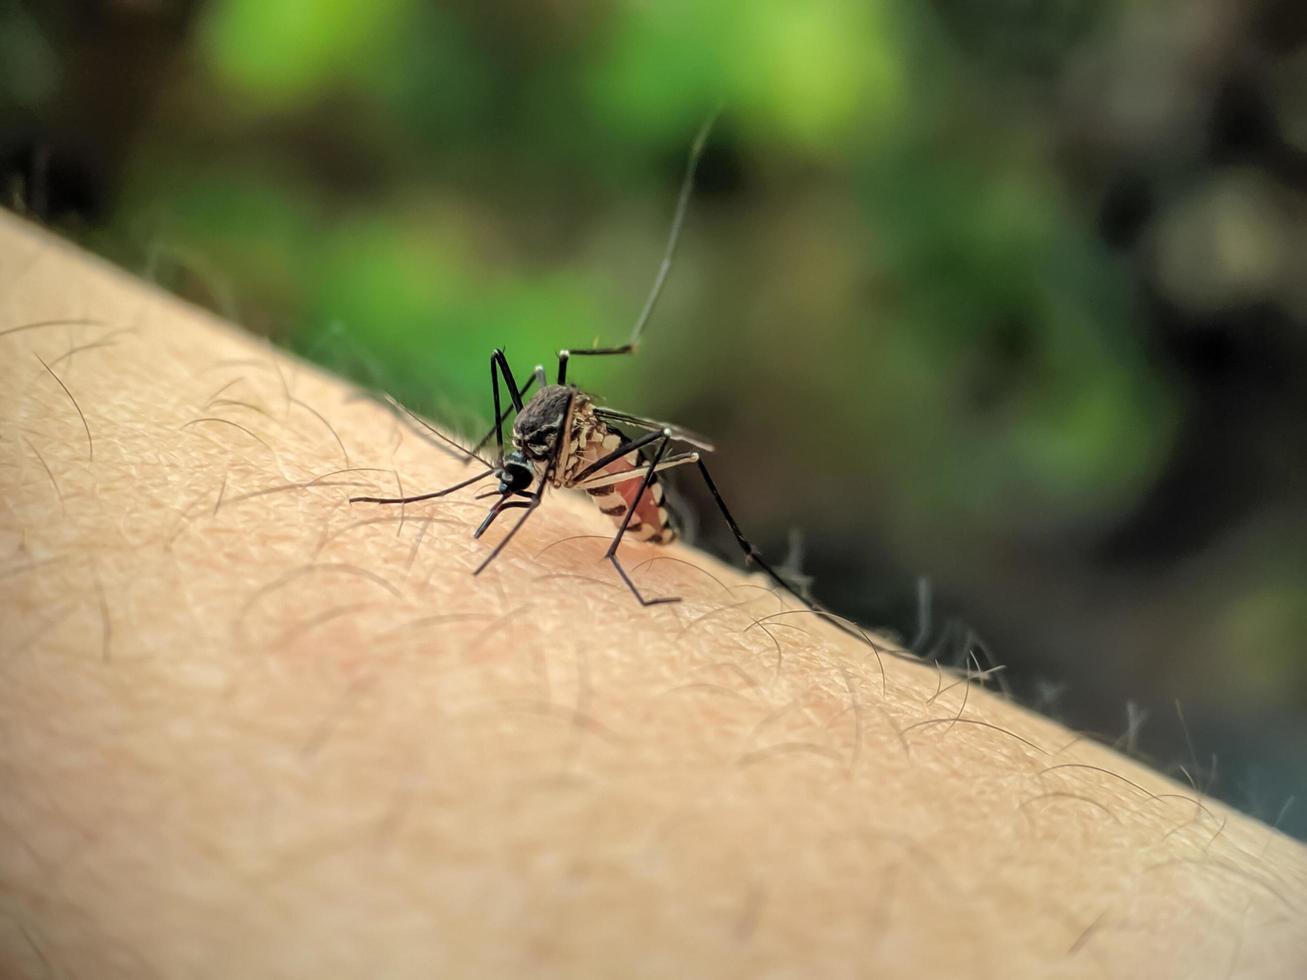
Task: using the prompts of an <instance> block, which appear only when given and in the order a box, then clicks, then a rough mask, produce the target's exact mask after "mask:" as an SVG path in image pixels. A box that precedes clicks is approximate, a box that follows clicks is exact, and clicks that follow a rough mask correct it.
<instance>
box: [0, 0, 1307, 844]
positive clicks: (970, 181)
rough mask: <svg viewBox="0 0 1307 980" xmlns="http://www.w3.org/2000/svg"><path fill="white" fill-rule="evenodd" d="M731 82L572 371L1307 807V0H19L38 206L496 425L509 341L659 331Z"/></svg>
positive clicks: (965, 613)
mask: <svg viewBox="0 0 1307 980" xmlns="http://www.w3.org/2000/svg"><path fill="white" fill-rule="evenodd" d="M718 103H724V104H725V106H726V108H725V112H724V114H723V116H722V117H721V120H720V122H719V124H718V126H717V129H716V131H715V132H714V135H713V137H712V141H711V144H710V146H709V149H708V152H707V155H706V157H705V159H704V162H703V166H702V170H701V179H700V181H699V186H698V189H697V192H696V196H695V199H694V203H693V205H692V210H691V213H690V217H689V220H688V223H687V228H686V233H685V238H684V242H683V247H682V251H681V254H680V256H679V257H678V261H677V265H676V267H675V269H674V271H673V274H672V278H671V281H670V284H669V286H668V290H667V293H666V295H665V297H664V301H663V304H662V306H661V307H660V309H659V312H658V315H657V317H656V318H655V320H654V322H653V323H652V325H651V326H650V328H649V330H648V331H647V333H646V336H645V343H644V345H643V347H642V349H641V351H640V354H639V356H638V357H637V358H634V359H629V360H625V361H623V362H622V363H614V362H605V363H598V362H585V363H578V369H577V370H576V371H575V374H576V378H575V380H577V381H578V382H581V383H583V384H585V385H586V386H587V387H588V388H590V389H591V390H593V391H595V392H596V393H598V394H599V395H601V396H603V397H605V398H606V399H607V400H608V401H609V402H610V403H611V404H614V405H617V406H619V407H622V408H625V409H629V410H632V411H637V412H640V413H644V414H649V415H653V416H655V417H660V418H670V419H675V420H677V421H678V422H681V423H683V424H685V425H686V426H687V427H689V428H691V429H694V430H698V431H703V432H705V433H708V434H710V435H711V436H713V437H714V438H715V440H716V441H717V443H718V445H719V446H720V452H719V454H718V460H717V464H716V467H715V469H716V472H717V478H718V482H719V483H720V484H721V486H722V489H723V491H724V492H725V494H726V495H727V497H728V499H729V500H730V501H731V503H732V506H733V507H734V509H735V510H736V511H737V514H738V516H739V517H740V519H741V522H742V523H743V524H744V525H745V527H746V528H747V529H749V530H750V532H751V533H752V534H753V535H754V536H755V537H756V539H757V540H758V542H759V543H760V544H761V545H762V546H763V548H764V550H765V551H767V552H768V553H770V554H773V555H776V556H778V557H780V556H783V555H785V554H786V552H787V550H788V549H789V548H790V547H791V545H792V544H793V543H794V540H795V537H794V535H792V533H791V532H792V530H793V529H795V528H800V529H802V536H801V539H799V540H801V545H802V549H801V550H802V553H803V557H802V567H803V570H804V572H805V573H806V574H808V575H811V576H812V577H813V579H814V590H815V593H816V595H817V596H818V597H819V598H821V599H822V600H823V601H824V602H826V603H827V604H828V605H829V606H831V607H832V608H834V609H836V610H838V611H840V612H842V613H845V614H847V615H850V616H853V617H856V618H858V619H860V620H862V621H864V622H868V623H871V624H878V625H884V626H887V627H889V628H891V629H894V630H896V631H897V632H898V633H899V634H900V635H902V636H904V637H905V638H906V639H909V640H911V639H914V638H917V635H918V634H919V633H920V632H922V630H921V627H922V624H921V623H920V622H919V617H918V613H917V608H918V598H919V589H918V580H919V579H920V578H921V577H923V576H925V577H927V578H928V579H929V581H930V583H931V595H932V601H931V603H930V609H931V618H930V621H929V623H928V624H927V625H928V627H929V628H928V629H927V630H926V631H925V633H926V635H925V636H924V637H922V638H921V643H920V644H919V648H920V649H921V650H922V652H923V653H925V654H926V655H930V656H938V657H940V658H941V659H943V660H945V661H949V662H952V663H960V662H961V661H962V660H963V658H964V657H966V656H967V655H968V653H973V654H974V655H975V657H976V659H977V662H978V663H979V664H980V665H981V666H982V667H984V666H991V665H993V664H996V663H1002V664H1005V665H1006V671H1005V672H1004V673H1003V674H1001V675H997V676H996V677H995V678H993V680H992V681H991V683H993V684H997V683H999V682H1000V681H1001V682H1002V683H1003V684H1004V685H1006V687H1007V688H1008V689H1009V690H1010V691H1011V692H1012V693H1013V694H1014V696H1016V697H1018V698H1019V699H1021V700H1023V701H1025V702H1026V703H1030V704H1033V705H1035V706H1037V707H1039V708H1040V710H1043V711H1045V712H1048V713H1050V714H1053V715H1055V716H1057V717H1059V718H1061V719H1062V720H1063V721H1065V722H1066V723H1067V724H1069V725H1071V726H1072V727H1075V728H1078V729H1084V730H1088V731H1091V732H1093V733H1095V734H1096V735H1097V736H1098V737H1101V738H1103V739H1105V740H1107V741H1109V742H1115V743H1118V744H1119V745H1121V747H1123V748H1125V749H1127V750H1129V751H1131V752H1134V753H1136V754H1139V755H1141V756H1143V757H1144V758H1146V759H1149V760H1151V761H1152V762H1153V763H1154V764H1156V765H1157V766H1159V767H1160V768H1163V769H1166V770H1168V771H1171V772H1173V773H1177V774H1178V775H1179V776H1180V778H1182V779H1192V780H1193V781H1194V782H1195V783H1196V784H1197V785H1198V786H1199V787H1200V788H1202V789H1204V790H1208V789H1210V792H1212V793H1214V794H1215V795H1218V796H1221V797H1224V798H1225V799H1228V800H1230V801H1232V802H1233V803H1235V804H1236V805H1238V806H1241V807H1243V808H1245V809H1248V810H1250V811H1251V812H1253V813H1255V814H1257V815H1259V816H1261V817H1263V818H1264V819H1267V820H1269V821H1275V820H1277V819H1278V820H1279V821H1280V824H1281V826H1282V827H1283V828H1284V829H1286V830H1288V831H1289V832H1292V833H1294V834H1296V835H1298V836H1300V837H1307V801H1304V805H1301V806H1298V807H1296V808H1295V807H1293V806H1291V805H1290V806H1289V807H1288V809H1285V807H1286V804H1289V803H1290V802H1291V800H1292V798H1293V797H1294V796H1295V795H1296V796H1299V797H1301V796H1302V795H1303V794H1304V793H1305V792H1307V649H1305V648H1304V647H1305V644H1307V639H1305V638H1307V507H1305V506H1304V504H1305V503H1307V385H1304V383H1303V380H1302V379H1303V377H1304V369H1305V368H1307V6H1305V5H1303V4H1302V3H1300V2H1297V0H1148V2H1145V0H1139V2H1125V0H1118V2H1093V3H1091V2H1088V0H1045V2H1042V3H1033V2H1028V0H987V2H983V3H982V2H980V0H932V2H912V0H849V2H841V0H810V2H805V3H802V4H797V3H790V2H785V0H724V2H721V3H716V4H702V3H696V2H692V0H663V2H658V3H636V2H627V3H602V2H597V0H596V2H557V0H555V2H536V3H522V2H504V3H497V4H485V3H480V2H474V0H464V2H448V3H442V4H433V3H423V2H420V0H323V2H320V3H301V2H296V0H191V2H180V0H177V2H166V0H119V2H102V3H93V2H77V3H74V2H71V0H49V2H43V3H35V2H33V3H19V2H14V0H0V193H2V194H3V201H4V203H5V204H6V205H7V206H9V207H12V208H14V209H16V210H18V211H20V212H22V213H26V214H28V215H30V216H32V217H33V218H35V219H36V220H40V221H42V222H44V223H46V224H48V225H50V226H52V227H54V228H55V229H57V230H59V231H61V232H63V233H64V234H67V235H69V236H71V237H73V238H74V239H76V240H78V241H81V242H83V243H84V244H87V245H89V246H90V247H91V248H93V249H95V250H97V251H99V252H101V253H102V254H105V255H107V256H108V257H110V258H112V259H113V260H114V261H116V262H118V263H120V264H122V265H124V266H126V267H127V268H129V269H132V270H134V271H136V272H138V273H141V274H143V275H145V276H147V277H149V278H152V279H154V280H155V281H157V282H159V283H160V284H161V285H163V286H165V287H167V288H169V289H171V290H174V291H176V292H178V293H180V294H182V295H184V296H186V297H188V298H190V299H192V300H195V301H196V302H199V303H201V304H204V305H207V306H209V307H212V308H214V309H216V310H218V311H219V312H221V313H223V314H225V315H228V316H230V317H233V318H234V319H236V320H238V321H240V322H242V323H244V324H246V325H247V326H249V327H250V328H251V329H254V330H256V331H259V332H261V333H264V334H266V335H267V336H269V337H271V338H273V339H274V340H275V341H276V342H278V343H281V344H285V345H288V346H290V347H292V348H293V349H295V350H297V351H299V352H300V353H302V354H304V355H306V356H309V357H312V358H314V359H316V360H319V361H321V362H322V363H324V364H327V365H328V366H330V367H332V368H334V369H336V370H339V371H343V372H345V373H348V374H350V375H351V376H353V377H355V378H357V379H359V380H360V381H361V382H363V383H364V384H367V385H369V386H372V387H377V388H384V389H385V390H387V391H390V392H391V393H393V394H394V395H395V396H397V397H398V398H400V399H401V400H403V401H404V402H405V403H406V404H408V405H410V406H412V407H414V408H415V409H418V410H420V411H423V412H425V413H428V414H430V415H432V416H433V417H435V418H438V419H440V420H442V421H443V422H445V423H446V424H448V425H452V426H453V427H455V428H456V429H457V430H459V431H462V432H464V433H469V434H470V433H478V434H479V430H480V429H481V428H482V426H483V425H484V423H485V421H486V420H487V419H488V417H489V411H490V410H489V392H488V391H487V379H486V374H487V370H486V360H487V355H488V353H489V350H490V349H491V348H492V347H493V346H497V345H503V346H505V347H506V348H507V349H508V352H509V355H510V357H511V358H512V359H513V360H514V362H515V363H518V364H521V365H522V366H523V370H524V371H525V370H526V369H529V367H530V366H531V365H532V364H534V363H536V362H541V361H544V362H548V361H549V360H550V358H551V357H552V355H553V352H555V351H556V350H557V349H558V348H559V347H564V346H572V347H580V346H586V345H588V344H590V343H591V342H593V341H595V340H598V341H600V342H603V343H617V342H620V341H621V340H623V339H624V338H625V336H626V333H627V331H628V330H629V326H630V323H631V322H632V321H633V319H634V316H635V313H636V311H637V310H638V309H639V306H640V304H641V302H642V301H643V298H644V294H645V291H646V290H647V288H648V285H649V283H650V282H651V280H652V278H653V274H654V270H655V268H656V266H657V262H658V258H659V255H660V252H661V249H662V244H663V239H664V236H665V235H666V231H667V224H668V221H669V219H670V215H671V209H672V203H673V200H674V197H675V194H676V192H677V189H678V183H679V180H680V175H681V170H682V167H683V165H684V160H685V155H686V153H687V151H688V148H689V145H690V141H691V139H692V136H693V134H694V132H695V130H696V129H697V128H698V126H699V125H700V124H701V122H702V121H703V120H704V119H705V118H706V117H707V116H708V115H709V114H710V112H711V111H712V108H713V107H714V106H715V105H717V104H718ZM688 490H689V495H690V497H691V498H692V500H693V498H694V492H693V488H692V487H691V488H688ZM700 503H701V501H700ZM699 512H700V513H701V514H702V515H704V518H705V526H704V529H703V534H702V541H703V543H704V544H705V545H706V546H708V547H710V548H712V549H714V550H718V551H720V552H721V553H722V554H729V553H730V552H729V543H728V539H726V538H724V537H723V535H722V533H721V531H720V529H718V528H716V526H715V524H714V523H713V522H712V521H710V520H708V516H709V512H708V511H707V510H704V509H702V508H699ZM1177 702H1178V703H1179V704H1181V705H1183V719H1182V718H1181V713H1180V711H1179V710H1178V709H1177ZM1184 722H1187V729H1188V731H1187V732H1186V730H1185V724H1184Z"/></svg>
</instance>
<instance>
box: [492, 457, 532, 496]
mask: <svg viewBox="0 0 1307 980" xmlns="http://www.w3.org/2000/svg"><path fill="white" fill-rule="evenodd" d="M495 475H496V476H497V477H499V492H500V493H525V492H526V489H527V488H528V487H529V486H531V484H532V482H533V481H534V480H535V476H536V470H535V467H534V466H532V465H531V461H530V460H528V459H527V458H526V457H525V456H523V455H522V454H521V453H520V452H518V451H517V450H514V451H513V452H511V453H509V454H508V455H507V456H505V457H504V462H503V465H502V466H500V467H499V470H498V471H497V472H496V473H495Z"/></svg>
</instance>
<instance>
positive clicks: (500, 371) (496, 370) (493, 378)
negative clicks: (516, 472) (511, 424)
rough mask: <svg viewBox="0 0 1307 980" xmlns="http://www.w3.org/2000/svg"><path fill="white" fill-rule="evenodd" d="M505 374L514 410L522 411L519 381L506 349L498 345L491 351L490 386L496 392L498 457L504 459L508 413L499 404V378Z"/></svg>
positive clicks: (506, 385)
mask: <svg viewBox="0 0 1307 980" xmlns="http://www.w3.org/2000/svg"><path fill="white" fill-rule="evenodd" d="M501 375H502V376H503V379H504V385H505V387H507V388H508V397H509V399H510V400H511V401H512V403H513V411H515V412H520V411H522V392H521V390H520V389H519V388H518V387H517V382H516V381H514V380H513V369H512V368H510V367H509V366H508V358H507V357H505V356H504V349H503V348H502V347H496V348H495V349H494V350H493V351H491V352H490V388H491V390H492V391H493V393H494V399H495V447H496V449H498V451H499V456H498V459H499V461H500V462H501V463H502V462H503V461H504V419H505V418H507V416H508V413H507V412H505V411H503V410H501V408H500V404H499V379H500V376H501Z"/></svg>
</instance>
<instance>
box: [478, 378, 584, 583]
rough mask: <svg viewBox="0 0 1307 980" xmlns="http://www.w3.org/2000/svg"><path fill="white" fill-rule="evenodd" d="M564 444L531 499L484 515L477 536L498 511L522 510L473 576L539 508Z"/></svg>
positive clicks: (569, 406) (561, 441)
mask: <svg viewBox="0 0 1307 980" xmlns="http://www.w3.org/2000/svg"><path fill="white" fill-rule="evenodd" d="M501 356H502V352H501ZM573 400H574V395H569V396H568V399H567V410H566V412H564V415H571V413H572V402H573ZM565 442H566V440H565V439H559V440H558V442H557V445H556V446H555V448H554V455H553V456H552V457H551V458H550V460H549V462H548V464H546V466H545V469H544V472H543V473H541V474H540V484H539V488H538V489H537V490H536V492H535V493H534V494H530V495H529V496H530V497H531V499H530V500H529V501H520V500H518V501H513V502H512V503H509V504H499V505H497V506H496V507H495V508H492V509H491V512H490V513H489V514H487V515H486V520H485V521H484V522H483V523H482V526H481V527H480V528H478V529H477V534H478V535H480V534H481V532H482V531H484V530H485V529H486V528H487V527H489V526H490V522H491V521H493V520H494V519H495V518H496V517H498V516H499V513H498V512H499V511H501V510H507V509H508V508H509V507H521V508H522V516H521V517H519V518H518V519H517V523H516V524H514V525H513V526H512V527H511V528H509V530H508V533H507V534H505V535H504V536H503V537H502V538H501V539H500V540H499V543H498V544H496V545H495V546H494V548H492V549H491V550H490V554H488V555H486V557H485V558H484V559H483V560H482V562H481V564H480V565H478V566H477V567H476V570H475V571H473V573H472V574H473V575H480V574H481V573H482V572H484V571H485V570H486V566H487V565H489V564H490V563H491V562H492V561H494V560H495V559H496V558H498V557H499V553H500V552H501V551H503V550H504V549H505V548H506V547H508V542H510V541H512V540H513V536H514V535H516V534H517V532H518V531H520V530H522V525H523V524H525V523H526V521H527V518H529V517H530V516H531V514H532V513H534V511H535V509H536V508H537V507H539V506H540V502H541V501H542V500H544V499H545V489H546V488H547V487H548V486H549V481H550V480H551V479H553V476H554V472H555V471H556V470H557V469H558V465H559V457H560V455H561V453H562V450H563V446H564V443H565Z"/></svg>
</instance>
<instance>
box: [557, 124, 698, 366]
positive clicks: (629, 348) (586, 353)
mask: <svg viewBox="0 0 1307 980" xmlns="http://www.w3.org/2000/svg"><path fill="white" fill-rule="evenodd" d="M720 111H721V110H718V111H717V112H714V113H713V114H712V115H711V116H709V117H708V119H707V121H706V122H705V123H704V124H703V125H702V126H700V127H699V132H698V133H696V134H695V137H694V143H693V144H691V146H690V158H689V159H688V160H687V161H686V163H685V176H684V177H683V178H682V180H681V190H680V193H679V194H677V196H676V211H675V212H674V213H673V215H672V227H671V231H669V232H668V234H667V245H666V247H665V248H664V249H663V259H662V262H660V263H659V265H658V274H657V275H655V276H654V281H653V287H652V288H651V289H650V290H649V295H648V296H647V297H646V298H645V301H644V306H643V307H641V308H640V315H639V316H638V317H636V320H635V326H634V327H632V328H631V339H630V340H628V341H627V342H626V343H624V344H622V345H621V346H620V347H594V348H591V349H590V350H572V351H567V350H563V351H559V352H558V383H559V384H560V385H562V384H567V361H568V358H570V357H596V356H604V355H610V354H633V353H635V348H636V346H637V345H638V344H639V343H640V334H642V333H644V328H645V324H647V323H648V322H649V318H650V317H651V316H653V311H654V307H655V306H657V305H658V298H659V297H660V296H662V294H663V286H664V285H665V284H666V283H667V274H668V273H669V272H671V271H672V259H674V258H675V257H676V246H677V245H679V244H680V241H681V226H682V225H683V224H685V212H686V211H687V210H689V207H690V194H691V192H692V191H693V190H694V174H695V171H697V170H698V169H699V159H700V158H701V157H702V156H703V148H704V147H705V146H706V145H707V144H708V134H709V133H711V132H712V128H713V123H715V122H716V121H717V116H718V114H719V112H720Z"/></svg>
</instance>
